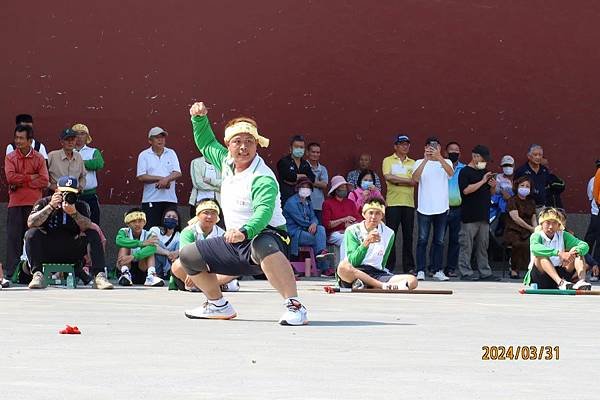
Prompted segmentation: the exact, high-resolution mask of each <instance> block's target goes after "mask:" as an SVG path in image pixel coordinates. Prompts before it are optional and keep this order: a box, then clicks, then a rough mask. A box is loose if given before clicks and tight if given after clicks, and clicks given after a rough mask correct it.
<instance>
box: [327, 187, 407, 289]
mask: <svg viewBox="0 0 600 400" xmlns="http://www.w3.org/2000/svg"><path fill="white" fill-rule="evenodd" d="M362 215H363V217H364V221H361V222H359V223H356V224H354V225H351V226H349V227H348V228H346V231H345V232H344V245H345V248H346V257H345V258H344V259H343V260H342V261H341V262H340V264H339V265H338V267H337V277H338V283H339V285H340V287H343V288H350V287H352V288H354V289H362V288H364V287H365V286H367V287H371V288H376V289H415V288H416V287H417V279H416V278H415V277H414V276H413V275H410V274H406V275H394V274H392V273H391V272H390V271H388V270H387V269H386V268H385V267H384V266H385V264H386V262H387V259H388V256H389V255H390V251H391V249H392V247H393V246H394V231H393V230H391V229H390V228H388V227H387V226H386V225H385V224H384V223H383V222H382V220H383V217H384V215H385V204H384V203H383V201H381V200H380V199H377V198H374V199H370V200H367V202H366V203H365V205H364V206H363V207H362Z"/></svg>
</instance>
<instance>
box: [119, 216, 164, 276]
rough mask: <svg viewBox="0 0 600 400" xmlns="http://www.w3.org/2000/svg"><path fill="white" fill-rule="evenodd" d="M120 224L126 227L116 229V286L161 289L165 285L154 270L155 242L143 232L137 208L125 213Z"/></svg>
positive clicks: (156, 241) (153, 238)
mask: <svg viewBox="0 0 600 400" xmlns="http://www.w3.org/2000/svg"><path fill="white" fill-rule="evenodd" d="M124 222H125V225H127V227H125V228H121V229H119V232H118V233H117V237H116V238H115V243H116V245H117V249H118V254H117V269H118V270H119V271H120V273H121V276H120V277H119V285H121V286H131V285H133V284H134V283H135V284H141V283H143V284H144V286H163V285H164V284H165V283H164V281H163V280H162V279H160V278H159V277H158V276H157V275H156V269H155V267H154V265H155V264H154V253H156V245H157V243H158V238H157V237H156V236H154V235H152V234H151V233H150V232H149V231H147V230H145V229H144V226H145V225H146V214H145V213H144V212H143V211H142V210H141V209H140V208H137V207H136V208H132V209H130V210H129V211H127V212H126V213H125V217H124ZM144 275H145V279H144Z"/></svg>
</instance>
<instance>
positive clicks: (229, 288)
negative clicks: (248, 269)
mask: <svg viewBox="0 0 600 400" xmlns="http://www.w3.org/2000/svg"><path fill="white" fill-rule="evenodd" d="M239 291H240V283H239V282H238V280H237V279H234V280H232V281H231V282H229V283H226V284H224V285H221V292H239Z"/></svg>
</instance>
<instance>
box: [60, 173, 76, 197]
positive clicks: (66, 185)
mask: <svg viewBox="0 0 600 400" xmlns="http://www.w3.org/2000/svg"><path fill="white" fill-rule="evenodd" d="M56 186H57V187H58V190H60V191H61V192H73V193H79V182H78V181H77V178H75V177H74V176H61V177H60V178H58V182H57V184H56Z"/></svg>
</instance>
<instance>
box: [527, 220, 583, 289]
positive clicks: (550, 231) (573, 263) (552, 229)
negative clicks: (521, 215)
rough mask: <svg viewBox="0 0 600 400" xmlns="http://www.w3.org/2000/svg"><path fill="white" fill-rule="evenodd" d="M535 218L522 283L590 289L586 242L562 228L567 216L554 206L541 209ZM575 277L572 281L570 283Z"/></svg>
mask: <svg viewBox="0 0 600 400" xmlns="http://www.w3.org/2000/svg"><path fill="white" fill-rule="evenodd" d="M538 220H539V225H538V226H537V228H536V229H535V232H534V233H533V234H532V235H531V237H530V239H529V248H530V250H531V263H530V266H529V273H528V274H527V275H526V276H525V279H524V283H525V284H526V285H527V284H529V283H532V284H537V287H538V289H556V288H558V289H561V290H566V289H579V290H590V289H591V288H592V285H591V284H589V283H588V282H586V281H585V273H586V270H585V263H584V260H583V257H584V256H585V255H586V254H587V253H588V251H589V246H588V244H587V243H586V242H584V241H583V240H579V239H577V238H576V237H575V236H574V235H572V234H571V233H569V232H567V231H565V222H566V217H565V215H564V214H563V213H562V212H561V211H559V210H557V209H556V208H547V209H543V210H542V211H541V212H540V214H539V218H538ZM574 277H575V278H576V279H577V282H576V283H575V284H573V283H571V281H572V280H573V278H574Z"/></svg>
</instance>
